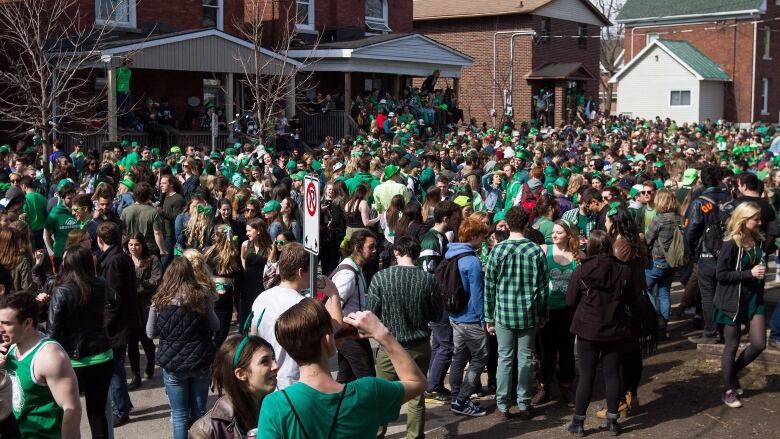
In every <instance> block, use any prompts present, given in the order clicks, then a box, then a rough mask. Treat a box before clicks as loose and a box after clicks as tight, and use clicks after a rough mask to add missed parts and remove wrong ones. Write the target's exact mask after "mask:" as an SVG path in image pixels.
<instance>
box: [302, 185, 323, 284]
mask: <svg viewBox="0 0 780 439" xmlns="http://www.w3.org/2000/svg"><path fill="white" fill-rule="evenodd" d="M303 211H304V212H303V213H304V215H303V247H304V248H305V249H306V251H308V252H309V290H310V291H311V294H312V297H314V295H315V293H316V289H317V255H319V254H320V180H319V179H318V178H317V177H313V176H306V178H304V180H303Z"/></svg>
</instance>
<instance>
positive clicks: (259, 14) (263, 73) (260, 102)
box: [236, 0, 320, 140]
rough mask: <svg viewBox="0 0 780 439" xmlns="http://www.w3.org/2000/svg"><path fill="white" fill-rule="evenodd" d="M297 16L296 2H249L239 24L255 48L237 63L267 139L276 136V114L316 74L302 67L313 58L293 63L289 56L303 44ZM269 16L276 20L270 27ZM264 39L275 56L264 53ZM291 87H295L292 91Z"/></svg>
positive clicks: (308, 84) (260, 127) (254, 111)
mask: <svg viewBox="0 0 780 439" xmlns="http://www.w3.org/2000/svg"><path fill="white" fill-rule="evenodd" d="M297 13H298V12H297V8H296V3H295V2H289V3H288V4H287V5H286V6H285V5H284V3H282V2H276V1H268V0H246V6H245V14H246V16H245V19H244V22H243V23H236V28H238V29H239V30H240V32H241V35H242V36H243V37H244V39H245V40H247V41H249V42H250V43H252V46H253V49H252V50H251V54H250V56H249V58H248V59H244V58H242V57H240V56H239V57H236V60H237V61H238V62H239V63H240V64H241V67H242V70H243V71H244V79H243V84H244V85H245V87H246V90H247V91H248V92H249V94H250V96H251V98H252V101H253V102H252V113H253V114H254V116H255V118H256V119H257V127H258V129H259V131H260V133H262V134H261V135H262V137H263V139H264V140H265V139H267V138H268V137H269V136H273V133H274V131H275V125H276V121H277V115H278V114H279V113H280V112H283V110H284V109H283V108H282V104H283V103H286V102H287V99H290V98H292V99H295V96H296V95H297V94H298V92H300V91H303V90H306V89H307V88H309V87H310V86H312V81H313V77H314V73H313V72H305V71H303V70H302V67H303V66H306V65H309V64H311V63H312V62H314V59H311V58H306V59H304V60H292V59H291V58H289V57H288V55H287V51H288V50H290V49H291V48H293V46H294V45H296V44H298V43H302V39H301V38H300V36H299V35H298V32H297V30H296V26H295V23H296V18H297ZM268 17H271V20H272V21H274V24H273V26H272V25H270V24H269V23H270V22H271V20H268V21H267V19H268ZM274 33H278V35H274ZM264 37H266V38H267V40H270V41H271V44H270V47H269V48H268V49H269V50H270V51H272V52H274V53H275V54H276V55H277V56H276V57H271V56H269V55H268V52H267V51H265V52H264V51H263V49H262V47H263V43H264V42H265V41H264ZM319 38H320V37H319V34H318V36H317V37H316V40H315V41H314V43H313V44H311V45H310V46H311V47H312V49H311V52H312V53H313V52H314V50H316V47H317V45H318V44H319ZM290 61H292V62H290ZM296 61H297V62H296ZM298 62H299V63H300V64H298ZM291 84H294V85H293V86H292V88H291Z"/></svg>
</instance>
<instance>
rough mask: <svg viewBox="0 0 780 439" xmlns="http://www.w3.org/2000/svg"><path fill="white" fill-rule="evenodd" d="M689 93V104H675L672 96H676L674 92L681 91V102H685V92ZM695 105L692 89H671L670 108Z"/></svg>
mask: <svg viewBox="0 0 780 439" xmlns="http://www.w3.org/2000/svg"><path fill="white" fill-rule="evenodd" d="M685 92H687V93H688V103H687V104H682V103H680V104H673V103H672V96H674V93H680V102H683V96H684V95H683V93H685ZM692 105H693V92H692V91H691V90H681V89H677V90H669V108H677V107H691V106H692Z"/></svg>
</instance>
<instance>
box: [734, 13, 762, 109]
mask: <svg viewBox="0 0 780 439" xmlns="http://www.w3.org/2000/svg"><path fill="white" fill-rule="evenodd" d="M735 29H736V27H735ZM757 43H758V22H757V21H753V74H752V75H751V76H752V78H751V80H750V82H751V86H750V123H751V124H752V123H753V121H754V120H755V116H756V48H757ZM736 62H737V59H736V57H735V58H734V66H735V68H736ZM732 79H733V78H732Z"/></svg>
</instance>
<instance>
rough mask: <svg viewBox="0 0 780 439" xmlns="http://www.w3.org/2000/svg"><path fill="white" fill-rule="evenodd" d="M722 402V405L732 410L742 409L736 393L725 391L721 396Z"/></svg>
mask: <svg viewBox="0 0 780 439" xmlns="http://www.w3.org/2000/svg"><path fill="white" fill-rule="evenodd" d="M722 400H723V403H724V404H726V405H727V406H729V407H731V408H733V409H737V408H740V407H742V402H741V401H740V400H739V396H738V395H737V392H735V391H733V390H727V391H726V393H724V394H723V398H722Z"/></svg>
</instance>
